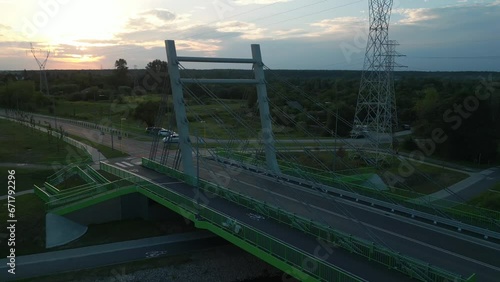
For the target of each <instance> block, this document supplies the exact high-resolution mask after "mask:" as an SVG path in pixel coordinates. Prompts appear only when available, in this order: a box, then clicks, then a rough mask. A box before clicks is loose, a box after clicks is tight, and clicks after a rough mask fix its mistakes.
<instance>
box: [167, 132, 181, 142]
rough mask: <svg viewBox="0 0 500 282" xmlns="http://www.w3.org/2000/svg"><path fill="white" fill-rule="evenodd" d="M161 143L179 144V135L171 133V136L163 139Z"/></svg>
mask: <svg viewBox="0 0 500 282" xmlns="http://www.w3.org/2000/svg"><path fill="white" fill-rule="evenodd" d="M163 143H179V134H177V133H172V134H171V135H169V136H166V137H164V138H163Z"/></svg>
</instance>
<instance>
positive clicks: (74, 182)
mask: <svg viewBox="0 0 500 282" xmlns="http://www.w3.org/2000/svg"><path fill="white" fill-rule="evenodd" d="M84 184H87V182H85V181H84V180H83V179H82V178H81V177H80V176H79V175H72V176H71V177H69V178H68V179H66V180H64V181H63V182H62V183H59V184H58V185H57V186H56V187H57V188H58V189H60V190H64V189H69V188H73V187H76V186H80V185H84Z"/></svg>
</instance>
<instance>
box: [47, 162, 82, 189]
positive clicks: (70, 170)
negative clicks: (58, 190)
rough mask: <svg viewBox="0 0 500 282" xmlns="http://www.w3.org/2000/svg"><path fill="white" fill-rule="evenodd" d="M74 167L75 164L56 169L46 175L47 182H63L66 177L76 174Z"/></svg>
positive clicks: (55, 183)
mask: <svg viewBox="0 0 500 282" xmlns="http://www.w3.org/2000/svg"><path fill="white" fill-rule="evenodd" d="M75 167H76V165H68V166H65V167H64V168H62V169H60V170H58V171H56V172H55V173H54V174H52V175H50V176H49V177H47V182H49V183H50V184H52V185H57V184H59V183H61V182H63V181H64V180H65V179H66V178H68V177H71V176H73V175H74V174H76V170H75Z"/></svg>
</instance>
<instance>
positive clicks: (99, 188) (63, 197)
mask: <svg viewBox="0 0 500 282" xmlns="http://www.w3.org/2000/svg"><path fill="white" fill-rule="evenodd" d="M130 184H131V183H130V182H129V181H125V180H117V181H114V182H110V183H106V184H100V185H96V186H94V187H89V188H86V189H82V190H79V191H74V192H68V193H67V194H60V195H59V196H58V197H54V198H53V199H51V200H50V201H49V202H47V203H46V204H45V207H46V209H47V210H52V209H55V208H58V207H61V206H64V205H68V204H72V203H75V202H78V201H81V200H84V199H86V198H90V197H95V196H97V195H99V194H101V193H105V192H109V191H111V190H113V189H117V188H119V187H124V186H129V185H130Z"/></svg>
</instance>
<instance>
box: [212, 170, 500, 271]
mask: <svg viewBox="0 0 500 282" xmlns="http://www.w3.org/2000/svg"><path fill="white" fill-rule="evenodd" d="M216 174H218V173H216ZM238 182H240V183H243V184H245V185H248V186H250V187H254V188H257V189H259V190H264V191H266V192H268V193H271V194H274V195H276V196H280V197H283V198H285V199H287V200H290V201H293V202H297V203H302V202H301V201H298V200H296V199H293V198H290V197H288V196H284V195H281V194H278V193H275V192H272V191H268V190H265V189H263V188H261V187H258V186H256V185H253V184H250V183H247V182H244V181H241V180H239V181H238ZM307 206H309V207H311V208H314V209H317V210H320V211H323V212H325V213H328V214H332V215H335V216H338V217H340V218H343V219H346V220H354V221H357V222H360V223H362V224H363V225H365V226H368V227H370V228H373V229H376V230H379V231H382V232H385V233H388V234H390V235H393V236H396V237H399V238H402V239H405V240H408V241H410V242H413V243H415V244H419V245H422V246H426V247H428V248H431V249H434V250H436V251H440V252H443V253H445V254H448V255H452V256H455V257H457V258H460V259H463V260H466V261H470V262H473V263H475V264H479V265H482V266H484V267H487V268H490V269H493V270H497V271H500V268H499V267H496V266H493V265H490V264H487V263H485V262H482V261H478V260H475V259H473V258H469V257H466V256H463V255H460V254H457V253H454V252H451V251H448V250H445V249H442V248H439V247H436V246H433V245H430V244H427V243H424V242H421V241H418V240H415V239H412V238H409V237H406V236H403V235H400V234H396V233H394V232H391V231H389V230H386V229H382V228H380V227H377V226H374V225H371V224H368V223H365V222H361V221H359V220H358V219H356V218H350V217H347V216H344V215H341V214H338V213H335V212H332V211H329V210H326V209H323V208H321V207H317V206H315V205H311V204H308V205H307ZM409 224H411V223H409ZM433 231H434V230H433ZM471 243H473V242H471Z"/></svg>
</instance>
